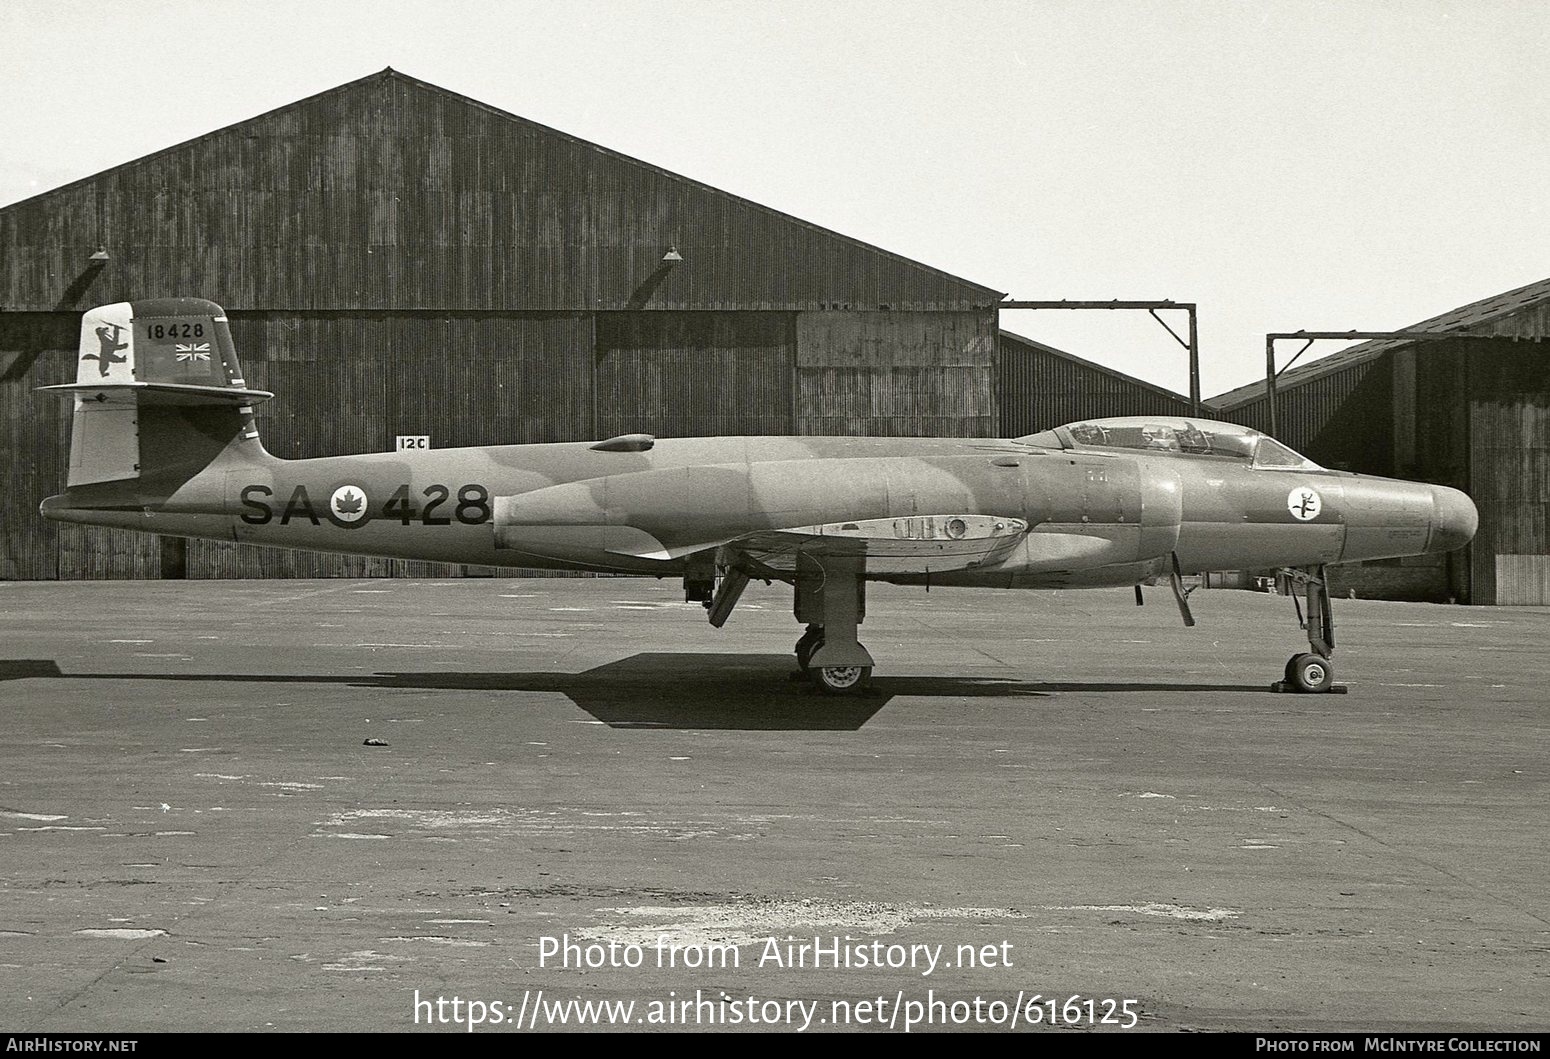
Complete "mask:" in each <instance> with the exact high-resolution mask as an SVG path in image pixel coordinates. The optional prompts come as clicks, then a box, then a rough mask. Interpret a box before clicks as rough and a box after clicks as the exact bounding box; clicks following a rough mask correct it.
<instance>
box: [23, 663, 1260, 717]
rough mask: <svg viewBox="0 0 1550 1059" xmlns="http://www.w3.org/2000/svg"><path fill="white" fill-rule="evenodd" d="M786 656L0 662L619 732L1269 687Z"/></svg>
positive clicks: (28, 674)
mask: <svg viewBox="0 0 1550 1059" xmlns="http://www.w3.org/2000/svg"><path fill="white" fill-rule="evenodd" d="M794 671H795V665H794V663H793V662H792V660H791V658H790V657H789V656H786V655H774V654H702V653H697V652H684V653H673V652H643V653H640V654H634V655H630V656H629V657H628V658H621V659H619V660H618V661H616V662H609V663H607V664H605V665H601V666H596V667H594V668H592V669H589V670H586V671H584V672H581V673H554V672H531V673H504V672H412V673H411V672H384V673H374V674H371V675H363V674H360V673H338V674H329V673H298V674H285V673H98V672H80V673H66V672H64V671H62V670H61V669H60V668H59V666H58V664H57V663H55V662H54V661H53V660H51V659H20V660H13V661H4V660H0V683H3V682H5V681H9V680H27V679H55V680H135V681H139V680H147V681H174V682H179V683H183V682H197V683H209V684H221V683H232V684H320V685H329V684H333V685H341V686H347V687H354V688H384V689H392V690H400V691H402V690H411V691H412V690H420V691H451V692H459V691H461V692H470V691H475V692H529V693H532V692H553V693H559V694H562V695H565V696H567V697H569V698H570V700H571V701H572V702H574V703H575V704H576V705H577V706H579V707H580V708H581V709H583V710H585V711H586V712H587V713H590V714H591V715H592V716H593V717H595V718H597V719H598V720H600V721H602V722H603V723H605V724H607V725H610V726H611V727H615V728H690V729H693V728H700V729H745V730H772V731H784V730H813V731H854V730H856V729H858V728H860V727H861V726H863V725H864V724H866V723H867V721H869V720H871V718H872V717H873V716H874V715H875V714H876V713H877V712H878V711H880V710H881V709H882V708H883V707H885V706H886V705H888V703H889V701H890V700H891V699H893V698H894V697H895V696H897V695H909V696H921V697H927V698H1006V699H1026V698H1046V697H1048V696H1051V695H1055V694H1059V693H1063V692H1064V693H1073V694H1081V693H1089V692H1201V691H1236V692H1243V691H1262V690H1264V688H1265V685H1263V684H1259V685H1252V686H1245V685H1237V684H1160V683H1155V682H1147V683H1134V684H1127V683H1114V682H1104V683H1073V682H1039V681H1024V680H1013V679H1008V678H1000V677H955V676H929V677H921V676H881V677H876V678H874V679H873V681H872V685H871V687H870V688H869V689H868V690H867V691H866V692H865V693H864V694H862V695H859V696H835V695H823V694H820V693H819V692H818V691H817V689H816V688H814V687H813V686H811V684H809V683H808V682H806V681H805V680H803V681H795V680H792V679H791V674H792V673H794Z"/></svg>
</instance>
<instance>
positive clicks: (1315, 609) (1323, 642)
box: [1270, 566, 1346, 695]
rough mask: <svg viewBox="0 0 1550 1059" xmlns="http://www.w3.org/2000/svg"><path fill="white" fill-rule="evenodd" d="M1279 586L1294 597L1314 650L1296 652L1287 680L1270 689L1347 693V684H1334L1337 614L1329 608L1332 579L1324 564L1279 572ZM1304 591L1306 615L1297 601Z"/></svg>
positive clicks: (1288, 662)
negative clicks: (1331, 658)
mask: <svg viewBox="0 0 1550 1059" xmlns="http://www.w3.org/2000/svg"><path fill="white" fill-rule="evenodd" d="M1276 587H1277V588H1278V589H1279V590H1280V592H1281V594H1282V595H1286V596H1291V597H1292V603H1293V605H1294V606H1296V608H1297V623H1298V625H1299V626H1301V627H1302V628H1303V629H1306V630H1307V632H1308V646H1309V647H1310V648H1312V650H1311V651H1309V652H1307V653H1305V654H1296V655H1293V656H1292V657H1291V658H1290V659H1289V660H1288V661H1287V663H1286V672H1285V679H1284V680H1278V681H1276V682H1275V683H1274V684H1272V685H1270V690H1271V691H1300V692H1329V693H1332V694H1336V695H1344V694H1345V693H1346V686H1345V685H1344V684H1336V683H1335V665H1334V663H1333V662H1332V661H1330V656H1331V655H1333V654H1334V653H1335V615H1334V612H1333V611H1331V610H1330V607H1329V580H1328V578H1327V577H1326V575H1325V570H1324V567H1322V566H1315V567H1306V568H1305V567H1288V568H1286V569H1284V570H1281V571H1279V572H1278V573H1277V574H1276ZM1299 591H1301V592H1302V594H1303V596H1304V598H1305V599H1306V600H1307V603H1308V610H1307V613H1306V615H1305V614H1304V613H1303V608H1302V604H1301V603H1299V602H1298V601H1297V593H1298V592H1299Z"/></svg>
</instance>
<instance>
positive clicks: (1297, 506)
mask: <svg viewBox="0 0 1550 1059" xmlns="http://www.w3.org/2000/svg"><path fill="white" fill-rule="evenodd" d="M1286 510H1288V511H1290V512H1291V513H1292V517H1293V518H1294V519H1296V520H1297V521H1298V522H1312V521H1313V520H1314V519H1316V518H1318V517H1319V512H1320V511H1323V510H1324V501H1322V500H1320V499H1319V494H1318V493H1316V492H1314V491H1313V490H1312V489H1309V488H1307V487H1305V486H1298V487H1297V488H1296V489H1293V490H1292V491H1291V492H1290V493H1287V494H1286Z"/></svg>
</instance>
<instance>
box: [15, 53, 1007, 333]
mask: <svg viewBox="0 0 1550 1059" xmlns="http://www.w3.org/2000/svg"><path fill="white" fill-rule="evenodd" d="M406 190H408V191H412V192H413V194H403V195H398V194H396V193H397V192H401V191H406ZM98 245H106V246H107V248H108V249H109V251H110V253H111V259H110V261H109V262H108V263H107V265H106V267H105V268H103V269H101V270H100V271H101V275H100V278H99V277H91V282H90V283H88V284H87V285H88V286H90V288H91V289H90V291H89V292H85V291H84V290H83V291H81V292H75V283H72V282H71V277H76V281H77V282H80V281H82V280H85V279H87V278H88V277H85V276H79V277H78V276H77V275H76V274H77V273H78V272H80V269H81V267H82V265H83V264H84V261H85V257H86V256H87V255H89V254H90V253H91V252H92V250H94V249H95V248H96V247H97V246H98ZM670 245H672V246H676V247H677V248H678V249H679V251H680V252H681V254H682V255H683V259H684V263H683V264H681V265H678V266H677V267H676V268H673V269H672V270H671V274H670V275H659V276H651V275H650V273H651V272H652V270H653V269H659V265H660V264H661V262H662V261H663V253H664V251H665V249H666V248H667V247H668V246H670ZM83 247H84V248H85V249H84V253H83V252H82V248H83ZM368 255H371V256H368ZM659 271H660V269H659ZM173 287H176V288H177V289H176V290H175V291H174V290H172V289H171V288H173ZM148 292H154V293H182V294H201V295H208V296H211V297H215V298H216V299H217V300H218V301H221V302H222V304H227V305H228V307H229V308H358V307H364V308H426V309H569V310H597V309H612V308H631V307H633V308H640V307H644V305H643V304H636V303H637V302H638V301H640V302H644V301H645V300H648V299H649V303H650V307H651V308H692V309H704V308H756V309H773V308H796V309H819V308H855V309H879V308H892V309H899V310H903V309H932V310H936V309H942V308H953V309H967V308H971V307H972V308H988V307H989V306H990V305H992V304H994V303H995V302H997V301H999V300H1000V299H1001V298H1002V297H1003V294H1002V292H999V291H996V290H993V289H992V288H990V287H986V286H983V285H981V284H977V283H973V282H971V281H969V280H965V279H962V278H961V277H958V276H954V275H952V274H950V273H947V272H944V271H942V270H941V269H937V268H933V267H932V266H929V265H926V264H922V263H921V262H918V261H914V260H911V259H909V258H906V257H904V256H902V255H899V254H895V253H892V252H890V251H887V250H884V249H881V248H879V247H876V246H873V245H871V244H869V243H866V242H863V241H862V240H859V239H855V238H852V237H849V236H845V235H842V234H840V233H838V232H835V231H832V230H830V229H827V228H823V227H821V226H819V225H816V224H812V223H810V222H808V221H804V220H802V219H800V218H797V217H794V216H791V215H790V214H786V213H782V212H780V211H778V210H775V209H772V208H770V207H767V206H763V205H761V204H759V203H756V202H753V201H751V200H749V199H745V198H742V197H740V196H737V195H733V194H730V193H728V192H725V191H722V190H720V189H717V188H714V187H712V186H710V185H708V184H704V183H701V182H699V181H695V180H692V179H690V178H688V177H684V176H681V175H679V174H676V173H673V172H670V171H668V170H666V169H663V168H661V167H659V166H655V165H651V164H650V163H647V162H643V161H640V160H639V159H636V158H632V157H630V156H628V155H624V154H622V153H620V152H618V151H613V150H610V149H608V148H605V147H600V146H598V145H596V144H593V143H590V142H588V141H586V140H582V139H581V138H579V137H576V136H572V135H570V134H568V133H564V132H560V131H558V130H556V129H552V128H549V127H548V126H544V125H541V124H539V123H537V122H533V121H529V120H528V119H525V118H522V117H519V116H517V115H515V114H511V113H508V112H506V111H503V110H500V109H499V108H497V107H493V106H490V105H489V104H487V103H482V102H480V101H478V100H475V99H471V98H469V97H467V96H463V95H460V94H458V93H456V92H452V91H449V90H447V89H445V88H441V87H438V86H436V85H433V84H429V83H428V82H425V81H420V80H418V79H416V78H413V77H410V76H408V75H406V74H403V73H400V72H399V71H397V70H394V69H392V68H391V67H389V68H387V69H385V70H382V71H380V72H378V73H374V74H371V75H368V76H367V77H364V78H360V79H358V80H355V81H351V82H348V83H346V84H343V85H340V86H338V87H335V88H331V89H328V90H327V91H324V92H321V93H318V94H316V95H313V96H309V97H307V98H305V99H302V100H298V101H296V102H294V103H290V104H287V105H286V106H283V107H280V108H277V109H275V110H272V111H268V112H266V113H264V114H261V115H258V116H257V117H253V118H249V119H246V120H244V121H241V122H238V123H236V124H234V125H230V126H227V127H225V128H222V129H218V130H216V131H214V132H210V133H206V134H204V135H202V136H198V137H195V138H194V139H192V140H188V141H185V142H183V143H180V144H176V145H173V146H171V147H168V148H165V149H163V150H160V151H156V152H153V153H152V154H149V155H145V156H143V157H141V158H137V159H134V160H132V161H129V162H126V163H124V164H122V165H119V166H115V167H113V168H110V169H107V170H104V171H103V172H100V173H97V174H94V175H92V176H89V177H85V178H83V179H81V180H77V181H73V182H71V183H68V184H65V185H63V186H61V187H58V188H54V189H52V190H50V191H47V192H43V193H42V194H40V195H35V196H32V197H30V198H28V199H24V200H22V201H20V202H16V203H12V204H10V205H8V206H5V207H3V208H0V307H4V308H12V309H39V308H48V309H60V308H69V307H71V304H76V303H77V301H78V299H79V300H84V298H86V297H89V298H91V299H94V300H104V299H108V300H111V299H116V298H124V297H137V296H144V295H145V294H147V293H148ZM69 293H77V298H71V299H68V300H69V301H70V302H71V304H63V299H62V298H61V295H62V294H69Z"/></svg>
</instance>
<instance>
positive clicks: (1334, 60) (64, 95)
mask: <svg viewBox="0 0 1550 1059" xmlns="http://www.w3.org/2000/svg"><path fill="white" fill-rule="evenodd" d="M1547 56H1550V4H1547V3H1544V2H1542V0H1381V2H1380V0H1341V2H1327V0H1305V2H1298V0H1264V2H1260V3H1250V2H1241V3H1232V2H1227V0H1170V2H1163V0H1157V2H1153V3H1143V2H1139V0H1112V2H1104V0H1072V2H1060V0H1023V2H992V0H976V2H971V0H950V2H944V0H935V2H929V3H928V2H923V0H891V2H886V3H872V2H860V0H827V2H809V0H795V2H792V0H782V2H770V3H752V2H713V0H693V2H690V0H656V2H639V3H626V2H623V0H595V2H590V3H581V2H558V0H545V2H538V3H534V2H500V3H497V2H493V0H481V2H467V3H452V2H441V3H433V2H429V0H419V2H402V0H372V2H355V0H326V2H325V0H311V2H295V0H263V2H245V3H238V2H220V0H140V2H126V0H92V2H83V0H3V3H0V100H3V101H4V102H3V103H0V204H4V203H10V202H14V201H17V200H19V199H22V198H26V197H29V196H31V195H33V194H36V193H38V192H40V191H45V190H47V189H49V188H51V187H54V186H57V185H59V184H61V183H65V182H67V181H70V180H74V179H77V178H79V177H83V176H88V175H90V174H92V173H96V172H99V171H100V170H103V169H106V168H108V167H109V166H113V165H116V164H119V163H121V162H125V161H128V160H130V159H132V158H136V157H138V156H140V155H142V154H146V153H149V152H151V151H154V150H158V149H160V148H162V147H166V146H169V145H171V144H173V143H176V142H178V141H181V140H184V139H188V138H190V137H193V136H197V135H200V134H202V133H205V132H209V131H211V130H213V129H216V128H220V127H222V126H225V125H229V124H232V123H233V122H237V121H240V120H243V119H245V118H249V117H252V116H254V115H256V114H259V113H262V112H263V111H266V110H270V109H272V108H274V107H277V106H282V105H284V104H286V103H289V102H292V101H294V100H296V99H299V98H301V97H303V96H306V95H310V94H312V93H314V92H319V91H322V90H324V89H327V88H331V87H333V86H335V85H338V84H342V83H343V82H345V81H349V80H353V79H354V78H357V77H360V76H363V75H365V74H368V73H371V72H373V71H376V70H380V69H381V68H382V67H384V66H393V67H395V68H396V69H399V70H402V71H403V72H405V73H407V74H410V75H411V76H414V77H418V78H420V79H422V80H425V81H429V82H432V83H434V84H437V85H440V86H442V87H445V88H448V89H451V90H453V91H456V92H461V93H463V94H465V95H469V96H472V97H474V98H476V99H480V100H483V101H485V102H488V103H490V104H492V105H494V106H497V107H500V108H502V109H505V110H509V111H512V112H513V113H516V114H520V115H522V116H524V117H527V118H531V119H533V120H535V121H538V122H542V123H544V124H547V125H551V126H554V127H556V128H558V129H562V130H564V131H566V132H569V133H572V134H574V135H577V136H580V137H583V138H585V139H588V140H591V141H593V142H596V143H599V144H603V145H605V146H607V147H610V148H613V149H615V150H619V151H623V152H624V153H626V154H630V155H634V156H636V157H638V158H641V159H644V160H646V161H649V162H652V163H654V164H657V165H660V166H663V167H665V168H668V169H671V170H674V171H676V172H679V173H683V174H685V175H687V176H690V177H693V178H695V179H698V180H702V181H705V182H706V183H709V184H712V185H714V186H716V187H719V188H723V189H725V190H727V191H730V192H734V193H736V194H739V195H744V196H746V197H748V198H751V199H754V200H755V201H758V202H761V203H764V204H766V205H769V206H772V207H774V208H776V209H780V210H784V211H786V212H788V213H792V214H795V215H796V216H798V217H802V218H804V219H807V220H809V221H813V222H815V223H817V224H821V225H824V226H826V227H830V228H833V229H836V230H838V231H840V232H843V233H845V234H847V235H851V236H854V237H856V238H859V239H864V240H866V241H868V242H871V243H875V244H877V245H879V246H882V247H884V248H886V249H889V250H892V251H895V252H897V253H900V254H904V255H906V256H909V257H912V258H916V259H918V260H920V261H923V262H926V263H927V264H930V265H934V266H936V267H938V268H941V269H945V270H946V271H948V272H952V273H955V274H957V275H960V276H963V277H965V278H967V279H971V280H974V281H976V282H980V283H983V284H985V285H987V286H990V287H994V288H996V289H998V290H1005V291H1008V292H1010V293H1011V294H1012V296H1013V297H1017V298H1026V299H1044V298H1173V299H1176V300H1180V301H1195V302H1198V303H1200V340H1201V346H1202V361H1203V375H1204V390H1205V393H1206V395H1208V396H1209V395H1212V394H1215V393H1218V392H1220V391H1222V390H1225V389H1228V388H1230V387H1232V386H1236V385H1239V384H1241V383H1244V382H1248V381H1252V380H1253V379H1254V378H1255V377H1256V376H1259V375H1261V374H1262V373H1263V359H1264V337H1263V336H1264V333H1265V332H1266V331H1272V330H1274V331H1283V330H1295V329H1297V328H1302V327H1306V328H1309V329H1341V330H1344V329H1347V328H1359V329H1386V328H1395V327H1401V326H1404V325H1406V324H1410V323H1414V322H1415V321H1417V320H1420V319H1422V318H1424V317H1427V316H1431V315H1434V314H1436V313H1439V312H1442V311H1445V310H1447V309H1450V308H1453V307H1455V306H1457V305H1462V304H1464V303H1466V302H1469V301H1473V300H1475V299H1477V298H1481V297H1485V296H1487V295H1491V294H1495V293H1498V292H1500V291H1504V290H1508V289H1510V288H1512V287H1515V286H1520V285H1522V284H1525V283H1529V282H1533V281H1535V280H1540V279H1544V278H1545V277H1546V276H1550V260H1547V250H1550V207H1547V205H1546V202H1547V200H1550V105H1547V103H1550V99H1547V96H1550V58H1547ZM1002 319H1003V326H1006V327H1008V328H1009V329H1011V330H1016V331H1019V332H1021V333H1024V334H1029V335H1031V336H1033V337H1035V338H1038V339H1040V340H1042V341H1046V342H1049V343H1051V344H1053V345H1057V346H1060V347H1062V348H1065V349H1068V350H1070V351H1072V352H1074V353H1077V354H1079V355H1081V356H1085V357H1088V358H1090V359H1093V360H1097V361H1100V362H1102V363H1106V364H1110V365H1112V366H1114V367H1116V368H1119V369H1120V370H1122V371H1127V372H1130V373H1131V374H1134V375H1138V376H1140V377H1142V378H1145V379H1149V380H1152V381H1154V382H1158V383H1161V384H1163V385H1167V386H1170V387H1172V388H1174V389H1177V390H1184V389H1185V388H1186V385H1187V383H1186V370H1185V358H1184V354H1183V351H1182V350H1181V349H1179V348H1178V347H1177V346H1176V345H1175V344H1174V343H1173V341H1172V339H1170V338H1169V337H1168V336H1167V335H1166V334H1165V333H1164V332H1163V331H1162V329H1161V328H1159V327H1158V326H1157V325H1156V324H1155V323H1154V322H1153V321H1151V320H1150V319H1149V318H1147V317H1146V315H1145V314H1144V313H1140V314H1129V313H1123V314H1122V313H1073V312H1039V313H1032V312H1017V313H1010V312H1009V313H1004V314H1003V318H1002ZM1179 326H1180V327H1182V316H1180V318H1179ZM1336 348H1338V346H1336V345H1334V344H1332V343H1330V344H1321V346H1320V347H1319V348H1318V352H1321V353H1323V352H1333V351H1334V350H1335V349H1336ZM1286 355H1289V353H1288V354H1286Z"/></svg>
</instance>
